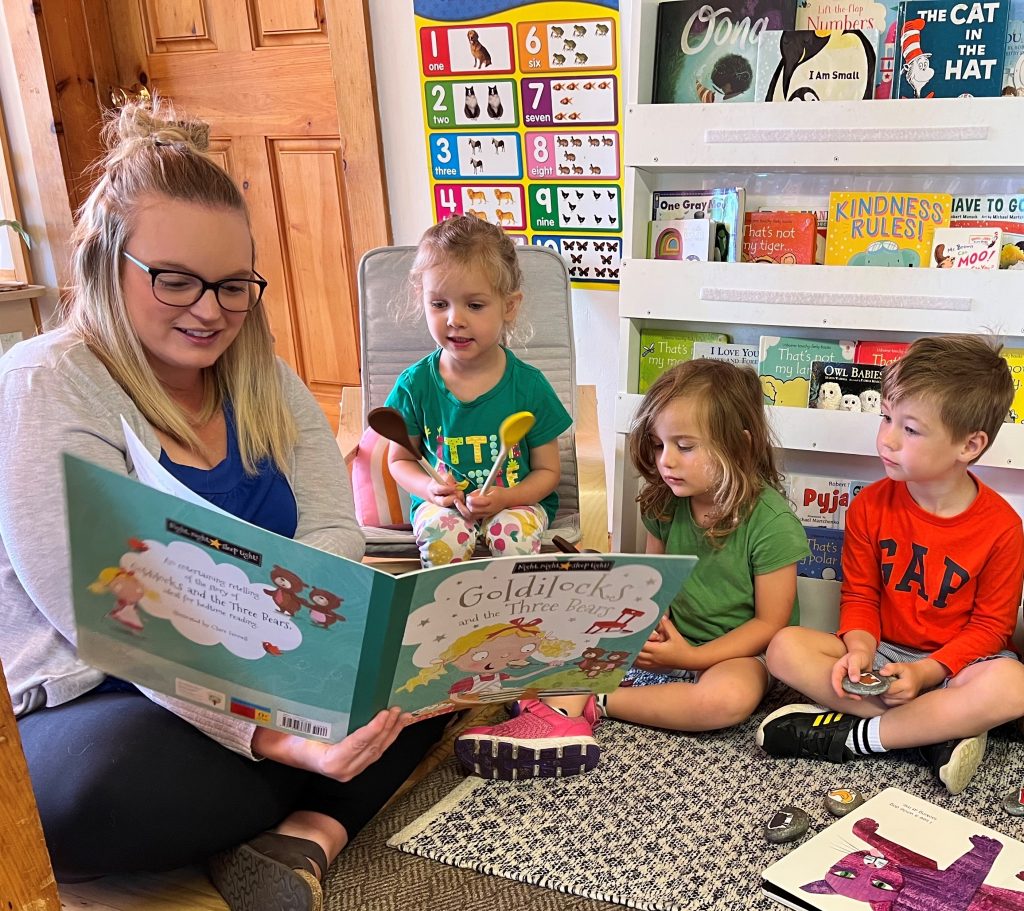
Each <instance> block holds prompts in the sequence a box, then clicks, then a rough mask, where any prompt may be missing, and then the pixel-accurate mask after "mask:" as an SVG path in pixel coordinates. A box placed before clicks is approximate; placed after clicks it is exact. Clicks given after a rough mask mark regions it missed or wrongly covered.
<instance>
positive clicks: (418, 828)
mask: <svg viewBox="0 0 1024 911" xmlns="http://www.w3.org/2000/svg"><path fill="white" fill-rule="evenodd" d="M793 699H794V694H793V693H792V692H791V691H785V690H780V691H778V692H776V693H775V694H774V695H773V696H770V697H769V699H768V700H767V701H766V703H765V705H764V706H763V708H762V709H761V711H760V712H759V713H758V714H757V715H756V716H755V718H754V719H752V720H751V721H750V722H748V723H747V724H745V725H743V726H741V727H739V728H737V729H734V730H732V731H728V732H720V733H711V734H700V735H680V734H671V733H666V732H661V731H653V730H649V729H645V728H639V727H635V726H632V725H626V724H618V723H615V722H606V723H605V724H603V725H601V726H600V727H599V728H598V739H599V741H600V743H601V745H602V748H603V750H604V755H603V757H602V760H601V765H600V766H599V767H598V769H597V770H596V771H595V772H592V773H590V774H589V775H582V776H578V777H576V778H571V779H566V780H564V781H557V782H552V781H536V782H520V783H504V782H480V781H478V780H475V779H465V780H464V779H463V778H462V776H461V774H460V772H459V771H458V768H457V766H456V765H455V763H454V761H453V760H452V759H450V758H449V759H447V760H446V761H445V762H444V763H443V764H442V765H441V766H440V767H439V768H437V769H436V770H435V771H434V772H432V773H431V774H430V775H428V776H427V777H426V778H425V779H423V780H422V781H421V782H420V783H419V784H418V785H417V786H416V787H415V788H413V789H412V790H411V791H410V792H409V793H407V794H406V795H405V796H404V797H403V798H401V799H400V800H398V801H397V802H395V803H393V804H392V805H391V806H390V807H389V808H387V809H386V810H385V812H384V813H382V814H381V815H380V816H379V817H378V818H377V819H376V820H375V821H374V822H373V823H372V824H371V825H370V826H369V827H368V828H367V829H366V830H365V831H364V832H363V833H361V835H360V836H359V838H357V839H356V840H355V841H354V842H353V844H352V845H351V846H350V847H349V848H348V849H347V850H346V851H344V852H343V853H342V855H341V857H340V858H339V859H338V861H337V862H336V863H335V864H334V866H333V867H332V868H331V871H330V873H329V877H328V880H327V900H326V903H325V908H326V909H327V911H339V909H357V908H358V909H360V911H363V909H365V911H391V909H395V911H397V909H408V911H415V909H423V911H477V909H479V911H556V909H557V911H611V909H614V908H616V907H617V906H621V905H626V906H628V907H634V908H641V909H652V911H662V909H664V911H684V909H685V911H721V909H757V911H769V909H774V908H778V907H779V906H778V905H776V904H774V903H772V902H770V901H768V900H767V899H765V898H763V897H762V896H761V895H760V886H759V877H760V872H761V871H762V870H763V869H764V868H765V867H767V866H768V865H769V864H771V863H773V862H774V861H775V860H776V859H778V858H779V857H781V856H782V854H783V853H784V852H785V851H787V850H789V846H774V845H769V844H768V843H767V842H766V841H765V840H764V838H763V836H762V834H761V827H762V825H763V823H764V821H765V820H766V819H767V818H768V817H769V816H770V814H771V812H772V811H773V810H774V809H776V808H778V807H779V806H782V805H784V804H789V803H794V804H797V805H798V806H802V807H803V808H804V809H806V810H807V811H808V813H809V814H810V816H811V832H812V833H813V832H816V831H820V829H821V828H823V827H824V826H825V825H827V824H828V822H829V821H830V819H831V817H829V816H828V815H827V814H826V812H825V810H824V809H823V808H822V806H821V795H822V794H823V793H824V792H825V791H826V790H827V789H829V788H833V787H838V786H842V785H847V786H851V787H856V788H859V789H861V790H863V791H865V792H867V793H868V794H874V793H876V792H877V791H878V790H880V789H881V788H883V787H887V786H893V787H899V788H902V789H904V790H906V791H910V792H912V793H916V794H919V795H920V796H922V797H924V798H925V799H927V800H931V801H932V802H934V803H937V804H940V805H942V806H946V807H947V808H949V809H951V810H954V811H956V812H960V813H962V814H964V815H965V816H969V817H971V818H973V819H975V820H977V821H979V822H982V823H984V824H985V825H988V826H991V827H992V828H994V829H997V830H1000V831H1003V832H1005V833H1006V834H1008V835H1011V836H1014V837H1017V838H1021V837H1022V832H1021V825H1022V823H1021V820H1019V819H1012V818H1011V817H1009V816H1006V815H1005V814H1004V813H1003V812H1002V810H1001V809H1000V808H999V806H998V803H999V800H1000V799H1001V797H1002V795H1003V794H1005V793H1006V792H1008V791H1009V790H1011V789H1013V788H1016V787H1019V786H1020V783H1021V776H1022V774H1024V763H1022V759H1024V750H1022V747H1021V743H1020V742H1019V740H1018V739H1017V737H1016V735H1013V734H1011V733H1010V732H1009V731H1003V732H996V733H995V734H994V735H991V736H990V738H989V749H988V755H987V757H986V760H985V763H984V765H983V766H982V769H981V771H980V772H979V774H978V776H977V777H976V778H975V780H974V782H973V783H972V784H971V786H970V787H968V789H967V790H966V791H965V792H964V793H963V794H961V795H959V796H958V797H950V796H949V795H947V794H946V793H945V790H944V789H942V788H941V786H940V785H938V784H937V783H935V782H934V780H933V779H932V777H931V773H930V772H929V771H928V769H926V768H925V767H924V766H922V765H921V764H920V763H919V762H918V761H917V760H916V758H915V757H914V756H912V755H911V754H909V753H904V754H890V755H888V756H885V757H882V758H880V759H873V760H860V761H857V762H855V763H851V764H847V765H845V766H836V765H831V764H828V763H815V762H809V761H803V760H801V761H795V760H794V761H789V760H787V761H777V760H771V759H769V758H767V757H766V756H764V754H762V753H761V752H760V751H759V750H758V749H757V748H756V746H755V745H754V731H755V730H756V727H757V723H758V722H759V720H760V718H761V717H763V715H764V714H765V713H766V712H768V711H771V710H773V709H774V708H776V707H777V706H778V705H780V704H783V703H785V702H789V701H793ZM439 803H440V806H438V804H439ZM414 821H415V824H414V825H410V823H413V822H414ZM402 829H404V831H401V832H400V831H399V830H402ZM395 833H399V834H397V835H396V834H395ZM392 836H394V838H393V843H394V844H397V845H398V846H399V847H400V848H401V851H397V850H394V848H392V847H386V846H385V843H386V842H387V840H388V839H389V838H392ZM403 852H404V853H403ZM435 861H442V862H443V863H436V862H435ZM539 886H545V887H546V888H539Z"/></svg>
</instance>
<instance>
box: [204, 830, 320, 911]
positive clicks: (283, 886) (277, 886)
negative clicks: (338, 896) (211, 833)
mask: <svg viewBox="0 0 1024 911" xmlns="http://www.w3.org/2000/svg"><path fill="white" fill-rule="evenodd" d="M317 867H319V872H318V871H317ZM326 872H327V855H326V854H325V853H324V851H323V848H321V847H320V845H318V844H317V843H316V842H315V841H308V840H307V839H305V838H296V837H295V836H293V835H282V834H280V833H277V832H264V833H263V834H262V835H258V836H256V838H254V839H252V840H251V841H247V842H245V843H244V844H241V845H238V846H237V847H235V848H231V849H230V850H229V851H223V852H221V853H220V854H217V855H216V856H215V857H212V858H211V859H210V863H209V873H210V879H211V880H213V884H214V886H216V888H217V891H218V892H220V894H221V895H222V896H223V897H224V901H226V902H227V904H228V907H229V908H230V909H231V911H322V908H323V901H324V897H323V890H322V889H321V887H320V879H321V877H323V876H324V874H325V873H326Z"/></svg>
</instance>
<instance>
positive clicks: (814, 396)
mask: <svg viewBox="0 0 1024 911" xmlns="http://www.w3.org/2000/svg"><path fill="white" fill-rule="evenodd" d="M884 369H885V368H884V367H877V366H875V365H873V364H858V363H856V362H854V363H852V364H851V363H847V362H845V361H842V362H839V363H836V362H834V361H814V363H812V364H811V383H810V386H809V387H808V389H807V407H808V408H817V409H821V410H824V411H855V412H862V411H867V412H869V413H871V414H881V413H882V371H883V370H884Z"/></svg>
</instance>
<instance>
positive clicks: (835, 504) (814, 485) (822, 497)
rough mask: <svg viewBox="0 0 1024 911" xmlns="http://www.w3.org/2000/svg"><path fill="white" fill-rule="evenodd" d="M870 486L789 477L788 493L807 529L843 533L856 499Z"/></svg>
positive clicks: (818, 477)
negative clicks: (848, 512) (847, 512)
mask: <svg viewBox="0 0 1024 911" xmlns="http://www.w3.org/2000/svg"><path fill="white" fill-rule="evenodd" d="M870 483H871V482H870V481H855V480H852V479H851V478H839V477H832V476H827V475H812V474H788V475H786V493H787V495H788V497H789V500H790V503H792V505H793V512H794V513H795V514H796V517H797V518H798V519H799V520H800V524H801V525H803V526H804V528H830V529H833V530H837V529H838V530H840V531H841V530H842V529H843V528H844V527H845V526H846V510H847V509H848V508H849V506H850V504H851V503H852V502H853V498H854V497H856V496H857V494H859V493H860V492H861V491H862V490H863V489H864V488H865V487H867V486H868V484H870Z"/></svg>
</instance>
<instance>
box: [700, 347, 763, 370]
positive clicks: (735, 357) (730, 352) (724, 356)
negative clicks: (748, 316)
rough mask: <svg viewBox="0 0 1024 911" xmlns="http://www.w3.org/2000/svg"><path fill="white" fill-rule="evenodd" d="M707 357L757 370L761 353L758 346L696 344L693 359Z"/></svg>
mask: <svg viewBox="0 0 1024 911" xmlns="http://www.w3.org/2000/svg"><path fill="white" fill-rule="evenodd" d="M702 357H706V358H708V359H709V360H712V361H728V362H729V363H730V364H735V365H736V366H737V367H752V368H753V369H754V370H757V365H758V363H759V362H760V351H759V350H758V347H757V345H739V344H733V345H730V344H727V343H722V342H694V343H693V359H694V360H697V359H698V358H702Z"/></svg>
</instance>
